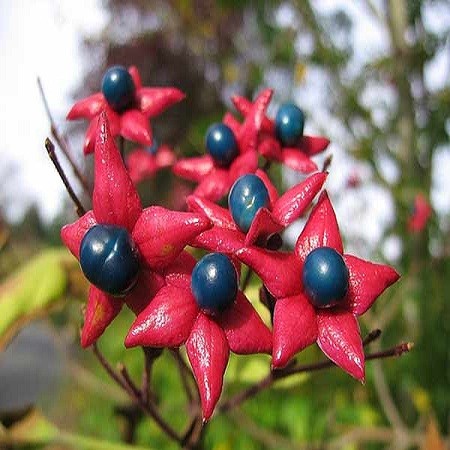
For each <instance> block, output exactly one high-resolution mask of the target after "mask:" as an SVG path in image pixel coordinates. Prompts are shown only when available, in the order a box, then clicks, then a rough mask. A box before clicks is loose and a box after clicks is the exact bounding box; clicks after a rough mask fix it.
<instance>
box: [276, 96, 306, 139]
mask: <svg viewBox="0 0 450 450" xmlns="http://www.w3.org/2000/svg"><path fill="white" fill-rule="evenodd" d="M304 126H305V115H304V114H303V111H302V110H301V109H300V108H299V107H298V106H296V105H294V104H293V103H284V104H283V105H281V106H280V108H279V109H278V112H277V115H276V117H275V132H276V134H277V138H278V139H279V140H280V141H281V142H282V144H283V145H284V146H290V145H295V144H296V143H297V141H298V140H299V138H301V137H302V136H303V127H304Z"/></svg>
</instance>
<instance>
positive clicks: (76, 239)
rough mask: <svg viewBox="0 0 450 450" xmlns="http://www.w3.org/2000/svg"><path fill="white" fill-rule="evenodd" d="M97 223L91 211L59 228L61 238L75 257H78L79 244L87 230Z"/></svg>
mask: <svg viewBox="0 0 450 450" xmlns="http://www.w3.org/2000/svg"><path fill="white" fill-rule="evenodd" d="M96 224H97V221H96V220H95V217H94V212H93V211H88V212H87V213H86V214H85V215H84V216H82V217H80V218H79V219H78V220H77V221H76V222H74V223H70V224H68V225H64V226H63V227H62V228H61V239H62V241H63V242H64V244H65V246H66V247H67V248H68V249H69V250H70V252H71V253H72V255H73V256H75V258H77V259H80V245H81V241H82V240H83V238H84V235H85V234H86V233H87V231H88V230H89V229H90V228H92V227H93V226H94V225H96Z"/></svg>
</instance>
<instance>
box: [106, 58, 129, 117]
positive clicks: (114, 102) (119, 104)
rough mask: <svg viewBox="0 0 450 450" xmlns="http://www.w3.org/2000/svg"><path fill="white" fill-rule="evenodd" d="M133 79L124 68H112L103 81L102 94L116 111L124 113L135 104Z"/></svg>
mask: <svg viewBox="0 0 450 450" xmlns="http://www.w3.org/2000/svg"><path fill="white" fill-rule="evenodd" d="M135 90H136V88H135V86H134V82H133V78H132V77H131V75H130V73H129V72H128V70H127V69H126V68H125V67H123V66H113V67H110V68H109V69H108V70H107V71H106V73H105V75H103V80H102V93H103V95H104V96H105V98H106V101H107V102H108V104H109V106H111V108H112V109H114V111H117V112H122V111H124V110H126V109H127V108H129V107H130V106H131V105H132V104H133V102H134V93H135Z"/></svg>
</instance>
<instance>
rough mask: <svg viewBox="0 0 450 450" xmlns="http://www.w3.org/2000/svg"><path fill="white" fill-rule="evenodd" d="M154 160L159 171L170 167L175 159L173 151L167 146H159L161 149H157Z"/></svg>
mask: <svg viewBox="0 0 450 450" xmlns="http://www.w3.org/2000/svg"><path fill="white" fill-rule="evenodd" d="M155 158H156V163H157V165H158V168H160V169H161V168H163V167H170V166H172V165H173V163H174V162H175V161H176V159H177V157H176V156H175V153H174V151H173V150H172V149H171V148H170V147H168V146H167V145H161V147H159V148H158V150H157V152H156V155H155Z"/></svg>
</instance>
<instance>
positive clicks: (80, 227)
mask: <svg viewBox="0 0 450 450" xmlns="http://www.w3.org/2000/svg"><path fill="white" fill-rule="evenodd" d="M94 177H95V178H94V191H93V209H92V210H91V211H89V212H87V213H86V214H85V215H84V216H82V217H81V218H80V219H78V220H77V221H76V222H74V223H72V224H69V225H66V226H64V227H63V228H62V230H61V238H62V240H63V242H64V244H65V245H66V246H67V247H68V248H69V250H70V251H71V252H72V254H73V255H74V256H75V257H76V258H77V259H79V260H80V252H81V250H80V246H81V244H82V241H83V238H84V237H85V235H86V233H87V232H88V231H89V230H91V229H92V228H93V227H94V226H96V225H106V226H115V227H120V228H121V229H125V230H126V232H127V233H128V236H129V237H130V238H131V239H132V241H133V242H134V244H135V246H136V248H137V251H138V254H139V262H140V266H139V272H138V275H137V281H136V283H135V284H134V286H133V287H132V289H131V290H130V291H129V292H127V293H126V294H125V295H123V296H121V297H117V296H113V295H111V294H109V293H107V292H105V291H104V290H102V289H100V288H98V287H96V286H95V285H94V284H91V286H90V289H89V295H88V301H87V308H86V313H85V320H84V326H83V329H82V333H81V343H82V345H83V346H84V347H86V346H89V345H91V344H92V343H93V342H95V341H96V339H97V338H98V337H99V336H100V335H101V334H102V333H103V331H104V330H105V328H106V327H107V326H108V325H109V324H110V323H111V321H112V320H113V319H114V317H115V316H116V315H117V314H118V313H119V311H120V309H121V308H122V305H123V303H126V304H127V305H128V306H129V307H130V308H131V309H132V310H133V311H134V312H135V313H136V314H138V313H139V312H140V311H142V309H144V307H145V306H147V304H148V302H149V301H150V300H151V299H152V298H153V296H154V295H155V294H156V293H157V292H158V291H159V289H160V288H161V287H162V286H163V285H164V277H163V275H162V272H163V271H164V270H166V269H167V267H169V266H170V265H171V264H172V263H173V261H174V260H175V259H176V258H177V256H178V255H179V254H180V253H181V252H182V250H183V248H184V247H185V245H186V243H187V242H188V241H190V240H192V239H193V238H194V237H195V236H196V235H197V234H198V233H200V232H202V231H204V230H206V229H207V228H209V227H210V226H211V225H210V222H209V220H208V219H207V218H206V217H205V216H204V215H199V214H194V213H181V212H175V211H170V210H167V209H165V208H162V207H159V206H151V207H149V208H146V209H144V210H143V209H142V206H141V201H140V199H139V196H138V193H137V191H136V189H135V188H134V185H133V182H132V181H131V179H130V177H129V175H128V172H127V170H126V169H125V166H124V164H123V161H122V158H121V156H120V154H119V151H118V149H117V147H116V145H115V143H114V139H113V137H112V136H111V133H110V130H109V125H108V120H107V116H106V114H105V113H102V114H100V118H99V120H98V131H97V139H96V145H95V167H94ZM99 270H100V268H99Z"/></svg>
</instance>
